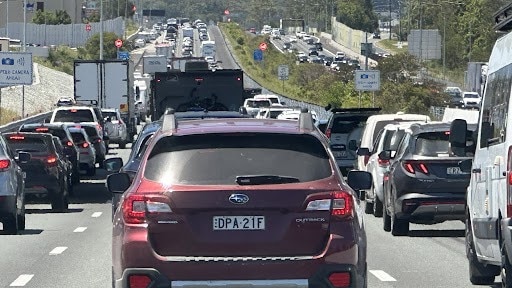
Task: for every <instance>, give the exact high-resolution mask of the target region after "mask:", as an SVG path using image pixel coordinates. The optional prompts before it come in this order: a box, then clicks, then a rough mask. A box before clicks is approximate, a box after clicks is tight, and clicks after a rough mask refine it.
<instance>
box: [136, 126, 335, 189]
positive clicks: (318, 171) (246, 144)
mask: <svg viewBox="0 0 512 288" xmlns="http://www.w3.org/2000/svg"><path fill="white" fill-rule="evenodd" d="M214 163H217V164H218V165H212V164H214ZM248 175H273V176H277V175H279V176H286V177H293V178H297V179H298V182H308V181H314V180H318V179H323V178H326V177H329V176H330V175H332V169H331V165H330V161H329V156H328V154H327V152H326V151H325V148H324V146H323V145H322V143H321V142H320V141H319V140H318V139H316V138H315V137H314V136H310V135H287V134H267V133H236V134H206V135H189V136H169V137H165V138H162V139H160V140H159V141H158V143H156V144H155V146H154V147H153V149H152V150H151V152H150V155H149V156H148V160H147V163H146V166H145V171H144V177H146V178H147V179H150V180H153V181H158V182H164V183H173V184H183V185H236V179H237V176H248Z"/></svg>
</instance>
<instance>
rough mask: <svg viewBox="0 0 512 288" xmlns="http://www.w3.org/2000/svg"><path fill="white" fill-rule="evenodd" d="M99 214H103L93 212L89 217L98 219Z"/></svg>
mask: <svg viewBox="0 0 512 288" xmlns="http://www.w3.org/2000/svg"><path fill="white" fill-rule="evenodd" d="M101 214H103V212H94V213H92V215H91V217H92V218H98V217H100V216H101Z"/></svg>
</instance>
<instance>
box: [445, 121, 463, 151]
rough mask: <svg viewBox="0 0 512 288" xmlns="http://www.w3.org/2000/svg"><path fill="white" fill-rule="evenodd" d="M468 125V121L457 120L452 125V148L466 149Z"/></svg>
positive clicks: (450, 138) (450, 139)
mask: <svg viewBox="0 0 512 288" xmlns="http://www.w3.org/2000/svg"><path fill="white" fill-rule="evenodd" d="M467 130H468V123H467V122H466V120H462V119H455V120H453V121H452V124H451V125H450V137H449V141H450V146H451V147H452V148H466V131H467Z"/></svg>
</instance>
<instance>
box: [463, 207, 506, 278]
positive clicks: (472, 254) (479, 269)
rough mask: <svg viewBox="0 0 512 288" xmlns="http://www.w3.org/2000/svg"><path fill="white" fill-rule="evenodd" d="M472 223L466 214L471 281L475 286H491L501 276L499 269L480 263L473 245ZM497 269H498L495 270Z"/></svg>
mask: <svg viewBox="0 0 512 288" xmlns="http://www.w3.org/2000/svg"><path fill="white" fill-rule="evenodd" d="M471 229H472V228H471V221H470V219H469V217H468V215H467V213H466V233H465V234H466V237H465V238H466V239H465V243H466V256H467V257H468V263H469V281H470V282H471V283H472V284H473V285H491V284H493V283H494V278H495V275H497V274H499V273H500V272H499V270H500V269H499V267H497V266H491V265H487V266H484V265H483V264H482V263H480V262H479V261H478V258H477V256H476V251H475V245H474V243H473V235H472V232H471ZM494 267H496V268H497V269H496V268H494Z"/></svg>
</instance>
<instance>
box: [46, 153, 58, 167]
mask: <svg viewBox="0 0 512 288" xmlns="http://www.w3.org/2000/svg"><path fill="white" fill-rule="evenodd" d="M46 165H48V166H55V165H57V156H55V155H50V156H48V158H46Z"/></svg>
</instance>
